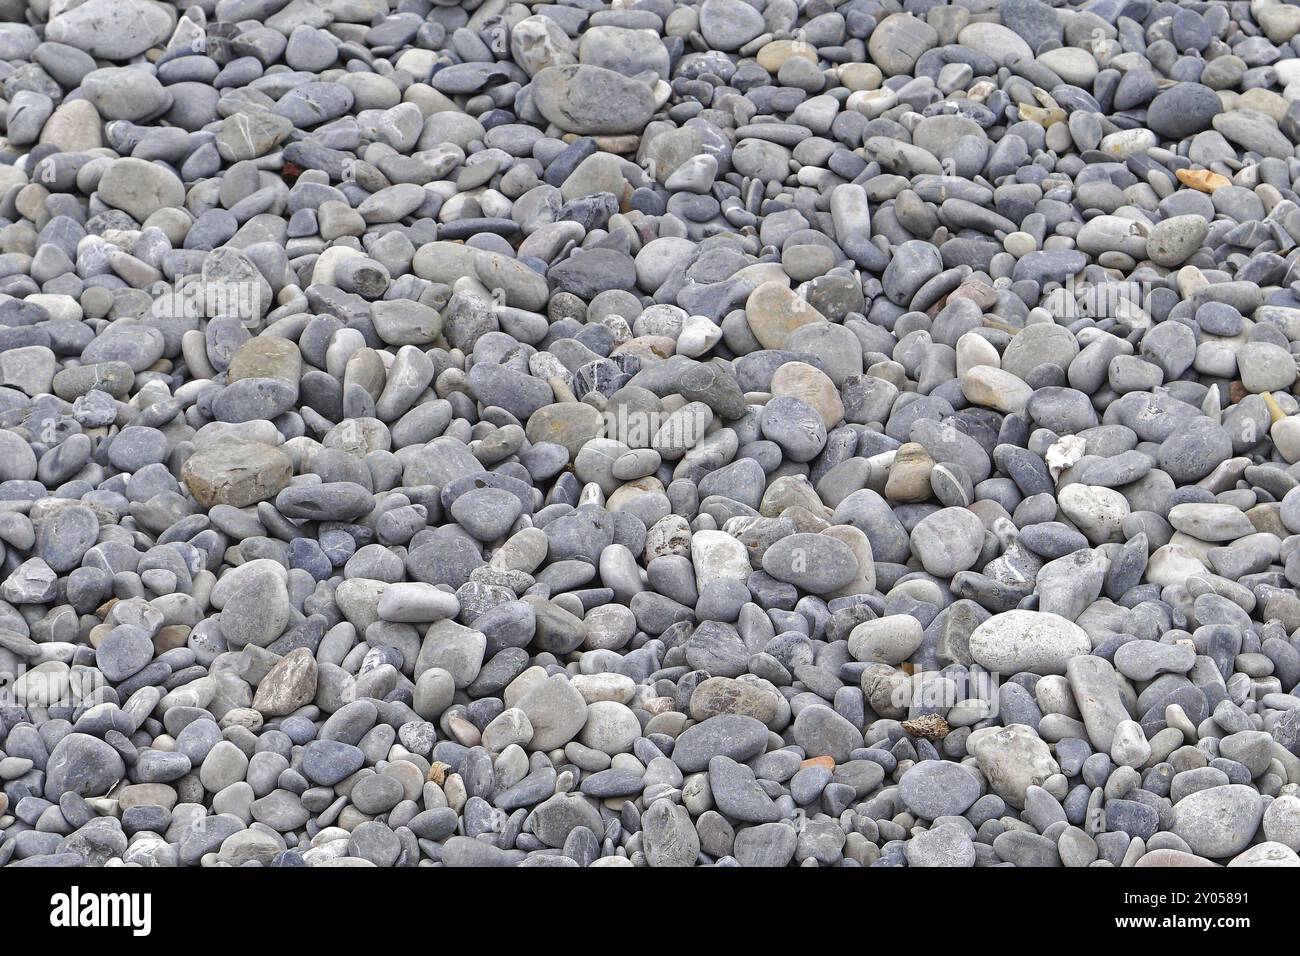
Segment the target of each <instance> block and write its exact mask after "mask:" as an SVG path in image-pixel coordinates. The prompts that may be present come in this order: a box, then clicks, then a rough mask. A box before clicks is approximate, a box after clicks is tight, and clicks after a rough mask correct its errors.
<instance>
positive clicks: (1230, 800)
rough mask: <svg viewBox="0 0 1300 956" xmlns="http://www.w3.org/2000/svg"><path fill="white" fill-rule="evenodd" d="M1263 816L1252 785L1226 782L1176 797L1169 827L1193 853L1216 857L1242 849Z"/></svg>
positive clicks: (1261, 805)
mask: <svg viewBox="0 0 1300 956" xmlns="http://www.w3.org/2000/svg"><path fill="white" fill-rule="evenodd" d="M1263 816H1264V805H1263V801H1262V800H1261V799H1260V795H1259V794H1258V793H1257V792H1256V791H1255V790H1254V788H1252V787H1248V786H1245V785H1243V784H1229V785H1226V786H1220V787H1210V788H1209V789H1207V790H1200V791H1198V792H1196V793H1193V794H1189V795H1188V796H1186V797H1184V798H1183V799H1182V800H1180V801H1178V803H1177V804H1176V805H1175V806H1174V820H1173V827H1172V829H1173V832H1174V833H1176V834H1177V835H1178V836H1180V837H1182V839H1183V840H1185V841H1186V842H1187V845H1188V846H1189V847H1190V848H1191V850H1192V852H1193V853H1195V854H1196V855H1197V856H1203V857H1207V858H1209V859H1212V860H1218V859H1225V858H1228V857H1233V856H1236V855H1237V854H1238V853H1240V852H1241V851H1242V850H1244V849H1245V848H1246V847H1247V846H1248V845H1249V844H1250V841H1251V839H1252V837H1253V836H1254V835H1255V832H1256V830H1257V828H1258V827H1259V824H1260V821H1261V819H1262V818H1263Z"/></svg>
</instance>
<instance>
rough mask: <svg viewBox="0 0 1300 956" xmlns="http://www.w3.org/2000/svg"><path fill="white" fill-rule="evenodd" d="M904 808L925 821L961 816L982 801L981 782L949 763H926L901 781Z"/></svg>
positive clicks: (936, 761)
mask: <svg viewBox="0 0 1300 956" xmlns="http://www.w3.org/2000/svg"><path fill="white" fill-rule="evenodd" d="M898 793H899V796H900V797H901V798H902V800H903V803H904V805H905V806H906V807H907V809H908V810H909V811H910V812H911V813H912V814H914V815H915V816H917V817H919V818H921V819H923V820H936V819H938V818H939V817H947V816H960V815H961V814H963V813H965V812H966V811H967V810H968V809H970V806H971V804H973V803H974V802H975V801H976V800H978V799H979V797H980V785H979V781H978V780H976V779H975V777H974V776H973V775H972V774H971V772H970V771H969V770H966V769H965V768H964V767H962V766H960V765H958V764H955V763H951V762H949V761H945V760H922V761H921V762H920V763H916V764H913V765H912V768H911V769H910V770H908V771H907V772H906V773H905V774H903V776H902V777H901V778H900V779H899V782H898Z"/></svg>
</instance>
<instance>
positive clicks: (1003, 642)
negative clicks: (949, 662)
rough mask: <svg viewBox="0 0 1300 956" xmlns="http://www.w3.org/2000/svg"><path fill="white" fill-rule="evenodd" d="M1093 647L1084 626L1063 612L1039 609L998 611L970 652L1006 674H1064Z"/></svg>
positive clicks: (976, 636)
mask: <svg viewBox="0 0 1300 956" xmlns="http://www.w3.org/2000/svg"><path fill="white" fill-rule="evenodd" d="M1091 650H1092V642H1091V641H1090V640H1089V639H1088V635H1087V633H1086V632H1085V631H1084V630H1083V628H1081V627H1079V625H1077V624H1075V623H1074V622H1073V621H1069V620H1067V619H1065V618H1063V617H1061V616H1059V615H1056V614H1049V613H1042V612H1039V611H1026V610H1014V611H1005V612H1003V613H1001V614H995V615H993V616H992V617H990V618H989V619H988V620H987V621H984V622H983V623H982V624H980V625H979V626H978V627H976V628H975V630H974V631H972V632H971V636H970V653H971V656H972V657H973V658H974V659H975V661H976V662H977V663H978V664H980V666H982V667H986V668H988V669H989V670H991V671H995V672H997V673H1002V674H1016V673H1019V672H1021V671H1029V672H1030V673H1034V674H1064V673H1065V665H1066V663H1067V662H1068V661H1069V660H1070V658H1072V657H1075V656H1076V655H1079V654H1087V653H1088V652H1089V651H1091Z"/></svg>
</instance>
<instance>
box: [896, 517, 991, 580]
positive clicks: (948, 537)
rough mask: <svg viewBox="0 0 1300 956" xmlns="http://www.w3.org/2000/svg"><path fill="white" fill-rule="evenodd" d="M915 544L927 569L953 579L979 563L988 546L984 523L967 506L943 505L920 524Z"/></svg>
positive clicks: (914, 549)
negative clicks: (986, 544) (985, 543)
mask: <svg viewBox="0 0 1300 956" xmlns="http://www.w3.org/2000/svg"><path fill="white" fill-rule="evenodd" d="M911 546H912V553H913V554H914V555H916V557H917V558H918V559H919V560H920V562H921V564H922V565H923V566H924V567H925V570H926V571H927V572H929V573H930V574H933V575H934V576H935V577H940V578H951V577H952V576H953V575H955V574H957V573H958V572H960V571H967V570H969V569H971V568H973V567H974V566H975V563H976V561H978V559H979V556H980V552H981V550H982V549H983V546H984V523H983V522H982V521H980V519H979V518H978V517H977V516H976V515H975V514H974V513H973V512H971V511H967V510H966V509H965V508H943V509H941V510H939V511H936V512H934V513H933V514H931V515H928V516H927V517H925V518H923V519H922V520H921V521H920V522H918V523H917V525H916V527H915V528H913V529H912V534H911Z"/></svg>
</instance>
